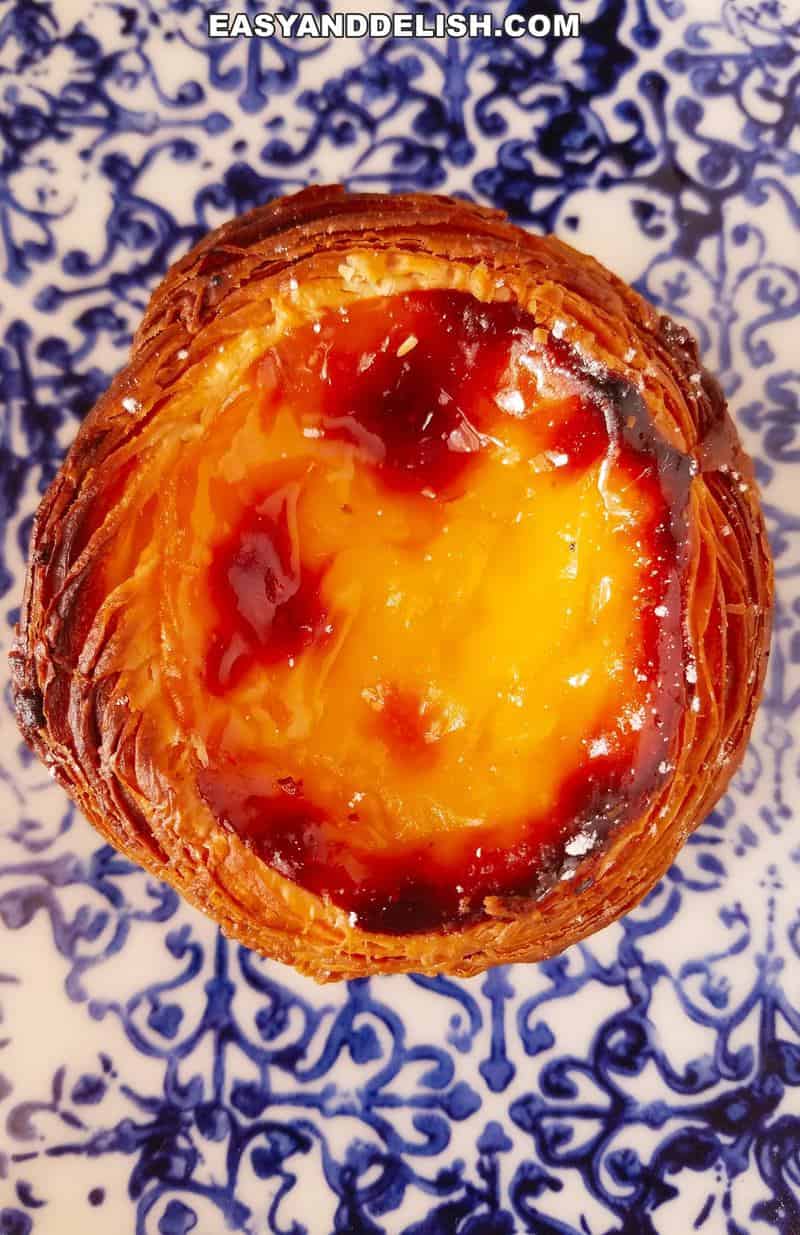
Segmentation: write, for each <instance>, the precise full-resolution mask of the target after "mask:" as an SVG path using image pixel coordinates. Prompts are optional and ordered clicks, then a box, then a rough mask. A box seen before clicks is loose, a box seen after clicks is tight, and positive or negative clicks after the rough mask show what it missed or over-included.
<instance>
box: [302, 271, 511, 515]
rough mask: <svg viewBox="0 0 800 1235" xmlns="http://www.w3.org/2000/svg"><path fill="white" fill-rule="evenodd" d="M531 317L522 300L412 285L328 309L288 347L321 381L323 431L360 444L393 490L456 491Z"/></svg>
mask: <svg viewBox="0 0 800 1235" xmlns="http://www.w3.org/2000/svg"><path fill="white" fill-rule="evenodd" d="M529 323H530V319H529V317H528V315H527V314H525V313H524V312H523V310H521V309H520V308H519V306H517V305H515V304H510V303H498V304H482V303H481V302H480V301H478V300H476V299H475V298H474V297H473V296H470V295H467V294H466V293H464V292H456V291H428V292H409V293H406V294H404V295H398V296H391V297H387V298H386V299H385V300H383V301H381V302H380V304H379V305H378V306H375V305H374V304H373V303H372V302H369V301H367V302H363V303H361V304H357V305H354V306H352V307H351V308H349V309H348V310H347V312H346V314H344V315H342V314H336V313H330V314H327V315H325V316H323V318H322V319H321V320H320V321H318V322H316V323H314V325H313V326H311V327H307V328H304V329H303V330H302V331H299V332H297V337H295V338H294V339H293V340H292V342H291V344H290V347H289V349H288V351H289V353H290V354H291V356H292V357H295V356H303V357H305V358H307V359H306V364H307V372H306V378H305V380H306V383H307V384H309V385H314V384H318V386H319V390H318V397H319V399H320V403H321V412H322V415H321V419H320V423H319V427H318V431H319V432H320V434H321V435H322V436H324V437H325V438H327V439H329V440H333V441H342V442H346V443H348V444H349V445H351V446H353V447H355V449H356V450H357V451H358V453H359V455H360V457H361V458H363V459H364V460H365V461H366V462H367V463H368V464H369V465H370V466H371V467H373V468H374V469H375V470H376V471H377V472H378V473H379V475H380V477H381V479H382V481H383V483H384V484H385V485H386V486H387V488H389V489H390V490H394V491H397V492H400V493H403V492H405V493H409V494H413V493H421V494H424V495H425V496H426V497H434V496H437V497H438V496H441V497H452V496H453V495H455V494H457V493H458V492H459V491H460V490H461V489H463V486H464V485H465V484H466V483H467V480H468V474H469V470H470V468H471V467H472V466H473V465H474V463H475V462H476V460H477V458H478V457H479V455H480V453H481V451H482V449H483V448H484V445H485V440H484V435H483V430H484V429H485V428H486V427H487V424H488V421H489V420H490V418H491V415H492V414H493V415H496V414H497V410H498V406H497V403H496V398H497V396H498V392H499V390H500V384H501V378H502V375H503V372H504V370H505V368H506V367H507V365H508V362H509V358H510V356H511V352H512V349H513V347H514V345H515V344H516V343H519V342H520V341H521V340H522V339H523V338H524V337H525V335H526V333H527V332H528V331H529ZM290 366H291V367H294V364H293V362H292V361H290Z"/></svg>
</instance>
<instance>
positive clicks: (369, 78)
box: [0, 0, 800, 1235]
mask: <svg viewBox="0 0 800 1235" xmlns="http://www.w3.org/2000/svg"><path fill="white" fill-rule="evenodd" d="M210 7H220V6H219V5H210V4H207V3H205V2H204V0H138V2H136V0H128V2H127V3H122V2H121V0H119V2H117V0H96V2H94V3H93V2H92V0H0V65H1V66H2V67H0V136H1V138H2V143H3V144H2V165H1V167H2V180H0V263H2V277H3V282H2V290H1V292H0V295H1V296H2V302H3V303H2V316H1V317H0V335H1V336H2V348H1V349H0V390H1V391H2V401H3V412H2V438H0V515H1V516H2V542H1V545H2V556H1V557H0V596H2V600H3V609H2V642H3V644H4V645H7V642H8V639H9V635H10V628H11V626H12V624H13V622H14V621H15V619H16V616H17V606H18V604H19V599H20V580H21V574H22V567H23V557H24V552H25V547H26V544H27V540H28V535H29V531H30V525H31V517H32V513H33V510H34V507H35V505H36V502H37V500H38V498H39V496H40V494H41V493H42V491H43V490H44V488H45V487H46V486H47V484H48V482H49V481H50V479H51V478H52V476H53V474H54V472H55V470H56V468H57V467H58V464H59V461H60V459H61V457H62V453H63V451H64V449H65V447H66V446H67V444H68V443H69V442H70V440H71V439H72V437H73V435H74V432H75V429H76V426H77V423H78V421H79V419H80V417H81V416H82V415H83V414H84V413H85V412H86V410H87V409H88V408H89V407H90V406H91V404H92V403H93V401H94V399H95V398H96V396H97V395H98V393H99V392H100V391H101V390H102V389H103V388H104V387H105V385H106V384H107V382H108V380H109V376H110V374H111V373H112V372H113V370H114V369H115V368H116V367H117V366H119V365H120V363H121V362H122V360H123V358H124V356H125V353H126V349H127V347H128V345H129V342H130V338H131V334H132V332H133V330H134V328H135V326H136V324H137V320H138V318H139V316H140V314H141V311H142V309H143V307H144V304H145V301H146V299H147V295H148V292H149V291H150V289H151V288H152V287H153V286H154V284H155V283H156V281H157V280H158V279H159V277H160V276H161V275H162V274H163V272H164V270H165V269H166V267H167V266H168V265H169V263H170V262H171V261H173V260H174V259H175V258H176V257H178V256H179V255H180V254H182V253H183V252H184V251H185V250H186V249H187V247H188V246H189V245H190V244H191V243H192V242H193V241H194V240H195V239H196V238H197V237H198V236H199V235H200V234H201V233H202V232H204V231H205V230H206V229H207V228H209V227H211V226H213V225H215V224H217V223H218V222H220V221H221V220H222V219H224V218H225V217H227V216H229V215H230V214H232V213H233V212H235V211H240V210H244V209H246V208H248V207H250V206H252V205H255V204H256V203H258V202H262V201H264V200H266V199H267V198H269V197H271V196H272V195H274V194H276V193H280V192H283V191H286V190H291V189H294V188H296V187H298V186H300V185H303V184H305V183H308V182H310V181H335V180H342V181H344V182H346V183H347V184H349V185H351V186H359V187H361V188H364V187H368V188H375V189H393V190H401V189H407V188H421V189H441V190H445V191H450V192H456V193H461V194H466V195H470V196H473V197H475V198H477V199H478V200H480V201H484V202H493V203H495V204H497V205H500V206H503V207H505V208H506V209H508V210H509V211H510V213H511V214H512V216H513V217H514V218H515V219H517V220H518V221H520V222H521V223H523V224H526V225H528V226H530V227H532V228H536V229H553V230H555V231H557V232H559V233H560V234H561V235H563V236H564V237H565V238H566V239H567V240H569V241H572V242H573V243H574V244H576V245H577V246H578V247H580V248H583V249H586V250H589V251H591V252H593V253H595V254H596V255H597V256H598V257H599V258H600V259H601V260H603V261H605V262H607V263H608V264H609V265H611V266H612V267H613V268H615V269H616V270H617V271H618V272H619V273H620V274H622V275H623V276H625V277H626V278H628V279H631V280H633V281H635V282H636V285H637V286H638V287H639V288H640V289H641V290H642V291H643V292H645V293H646V294H647V295H648V296H649V297H650V298H651V299H652V300H654V301H655V302H656V303H658V304H660V305H663V306H664V308H665V309H667V310H668V311H669V312H671V313H672V314H674V315H675V316H676V317H678V318H681V319H683V320H684V321H685V322H687V323H688V324H689V325H690V326H691V328H692V329H693V330H694V331H695V332H696V333H697V334H698V336H699V338H700V340H701V343H702V348H703V352H704V354H705V357H706V359H707V361H708V363H709V364H710V366H711V367H712V368H713V369H715V370H716V371H717V372H718V373H719V374H720V375H721V377H722V380H723V382H724V385H725V388H726V390H727V392H728V394H729V396H730V399H731V402H732V406H733V409H734V412H735V415H736V418H737V420H738V423H739V425H740V428H741V431H742V434H743V436H744V438H745V441H746V443H747V446H748V448H749V449H750V450H751V451H752V453H753V454H754V455H755V457H756V458H757V460H758V474H759V479H760V481H761V484H762V486H763V494H764V502H765V507H766V511H767V517H768V521H769V527H770V532H771V536H772V543H773V548H774V551H775V557H776V566H777V575H778V609H777V620H776V629H775V639H774V646H773V653H772V660H771V666H770V671H769V677H768V685H767V692H766V698H765V700H764V704H763V707H762V709H761V713H760V717H759V720H758V723H757V727H756V733H755V738H754V741H753V743H752V745H751V748H750V751H749V754H748V756H747V758H746V760H745V763H744V766H743V768H742V770H741V771H740V773H739V774H738V775H737V777H736V778H735V781H734V783H733V786H732V788H731V791H730V793H729V794H728V795H727V796H726V797H725V798H724V799H723V801H722V802H721V803H720V805H719V807H718V809H717V810H716V811H714V813H713V814H712V816H711V817H710V818H709V819H708V821H707V822H706V823H705V824H704V825H703V827H701V829H700V830H699V831H698V832H697V834H696V835H695V836H694V837H693V839H692V841H691V842H690V843H689V845H688V846H687V847H686V849H685V850H684V852H683V853H682V855H681V857H680V860H679V862H678V863H677V865H676V866H675V867H674V869H673V870H671V871H670V872H669V874H668V876H667V877H666V878H665V879H664V880H663V882H662V883H661V884H660V886H659V887H658V888H657V889H656V890H655V891H654V892H653V893H652V895H651V896H650V897H649V898H648V899H647V901H646V902H645V903H644V904H643V905H642V906H640V907H639V908H638V909H637V910H636V911H635V912H634V913H632V914H631V915H630V916H629V917H628V918H627V919H625V920H624V921H622V922H620V923H619V924H617V925H616V926H614V927H612V928H610V929H609V930H607V931H605V932H604V933H603V934H601V935H599V936H596V937H594V938H592V939H590V940H589V941H588V942H587V943H585V944H583V945H581V946H579V947H576V948H573V949H572V950H571V951H569V952H568V953H566V954H565V955H564V956H562V957H560V958H558V959H557V960H554V961H551V962H549V963H547V964H543V965H538V966H529V967H524V966H517V967H514V968H509V969H504V970H497V971H495V972H492V973H489V974H488V975H486V976H484V977H481V978H478V979H474V980H472V981H469V982H454V981H447V980H445V979H441V978H440V979H435V980H431V979H427V978H413V977H408V978H404V977H398V978H385V979H381V980H373V981H360V982H353V983H350V984H349V985H343V986H335V987H329V988H324V989H318V988H316V987H314V986H313V985H312V984H311V983H310V982H308V981H305V980H303V979H301V978H298V977H296V976H294V975H293V973H292V972H290V971H288V970H285V969H282V968H280V967H279V966H277V965H274V964H270V963H267V962H264V961H262V960H260V959H259V958H258V957H256V956H254V955H252V954H250V953H248V952H247V951H246V950H244V949H243V948H240V947H236V946H233V945H231V944H229V943H226V942H225V940H223V939H222V938H221V937H220V936H219V935H218V934H217V932H216V931H215V929H214V928H213V927H212V926H211V925H210V924H209V923H208V922H207V921H205V919H203V918H202V917H200V916H199V915H198V914H197V913H195V912H193V911H192V910H190V909H188V908H187V907H186V906H185V905H183V904H182V903H181V902H180V901H179V900H178V898H177V897H176V896H175V894H174V893H173V892H171V891H170V890H169V889H167V888H165V887H161V886H159V885H158V884H156V883H154V882H153V880H152V879H150V878H149V877H148V876H146V875H145V874H143V873H142V872H141V871H139V870H137V869H135V868H134V867H132V866H131V865H130V864H129V863H128V862H127V861H124V860H123V859H121V858H119V857H117V856H116V855H115V854H114V853H113V852H112V851H111V850H110V849H108V848H107V847H105V846H101V845H99V844H98V838H97V836H96V834H95V833H94V832H93V831H92V830H91V829H90V828H89V826H88V825H87V824H86V823H85V822H83V821H82V820H81V819H80V818H79V817H77V816H76V814H75V812H74V811H73V809H72V808H71V806H70V805H69V803H68V802H67V800H66V798H65V797H64V796H63V794H62V793H61V791H60V790H59V789H58V788H57V787H56V786H55V785H54V784H53V783H52V782H51V781H50V779H49V778H48V776H47V774H46V771H45V769H44V768H43V767H42V766H40V764H39V763H38V762H36V761H33V760H32V758H31V757H30V756H29V755H28V754H27V752H26V750H25V749H24V747H23V746H22V745H21V743H20V741H19V738H18V735H17V732H16V729H15V726H14V723H13V720H12V717H11V712H10V707H9V706H8V705H9V702H10V701H9V693H8V688H7V686H6V688H5V693H4V704H5V706H4V707H3V708H2V714H1V715H0V726H2V730H1V733H0V802H1V803H2V810H1V811H0V922H1V923H2V927H1V928H0V1009H1V1015H0V1019H1V1020H2V1025H0V1235H29V1233H30V1232H31V1231H33V1232H34V1233H35V1235H77V1233H78V1232H80V1233H81V1235H92V1233H93V1232H97V1233H99V1232H103V1235H107V1233H108V1232H114V1233H119V1235H126V1233H127V1232H136V1235H189V1233H190V1232H195V1235H221V1233H222V1232H223V1231H225V1230H235V1231H243V1232H251V1233H252V1235H256V1233H258V1235H261V1233H266V1232H272V1233H275V1235H278V1233H280V1235H301V1232H308V1235H327V1233H328V1232H334V1231H335V1232H344V1233H346V1235H380V1233H382V1232H386V1233H387V1235H394V1233H399V1232H403V1233H405V1235H511V1233H512V1232H535V1233H536V1235H654V1233H656V1232H658V1233H659V1235H685V1233H686V1235H688V1232H692V1231H700V1232H702V1235H759V1233H761V1232H764V1233H765V1235H769V1232H770V1231H773V1232H776V1231H777V1232H780V1233H781V1235H798V1232H800V911H799V910H800V900H799V899H798V895H797V888H798V887H800V836H798V834H797V832H796V830H795V819H794V817H793V811H794V809H795V808H796V807H797V805H798V803H800V793H799V792H798V776H799V775H800V767H799V766H798V752H799V751H800V742H799V741H798V739H800V726H799V725H798V712H799V711H800V535H798V533H800V499H799V498H798V494H799V493H800V270H799V269H798V267H799V265H800V135H799V134H800V103H799V99H800V95H799V93H798V91H799V89H800V86H799V83H800V5H799V4H798V0H784V3H780V0H761V2H758V0H755V2H753V3H749V4H745V3H743V2H742V0H702V2H700V0H572V3H571V4H569V5H567V3H566V0H565V3H564V9H563V11H565V12H566V11H567V10H568V9H570V10H571V11H575V12H579V13H580V15H581V17H582V19H583V37H582V38H581V39H580V40H574V39H562V40H556V39H554V38H552V39H548V38H540V39H537V38H533V37H527V38H524V39H517V40H510V39H508V40H507V39H490V38H486V39H474V40H471V41H468V42H465V41H463V40H459V39H455V38H453V39H450V40H437V39H419V40H417V41H409V40H405V39H395V40H388V41H375V42H372V41H369V40H367V39H362V40H338V41H333V40H327V41H323V42H309V41H307V40H303V41H300V40H296V41H295V42H291V41H281V40H280V39H278V38H274V39H271V40H269V41H261V40H253V41H248V40H233V41H229V40H220V41H214V42H211V41H210V40H209V39H208V38H207V37H206V34H205V25H206V13H207V10H208V9H209V8H210ZM236 7H237V8H241V9H245V8H246V9H247V11H248V12H251V13H253V12H255V6H254V5H253V4H252V3H251V0H241V4H239V5H237V6H236ZM285 7H286V8H287V9H288V8H291V7H293V6H292V5H290V4H288V3H287V5H286V6H285ZM296 7H298V8H301V7H302V8H303V9H304V10H306V11H308V10H309V9H310V8H316V10H317V11H322V10H324V9H326V8H327V0H315V3H314V4H313V5H310V4H308V3H306V4H304V5H298V6H296ZM341 7H342V8H346V7H348V6H347V4H346V3H345V4H343V5H342V6H341ZM349 7H350V8H356V7H358V8H359V9H363V8H364V5H363V3H359V4H358V5H353V4H351V5H350V6H349ZM372 7H373V8H382V9H384V10H390V9H391V8H392V7H395V8H398V9H400V8H403V7H408V8H412V9H414V8H415V9H416V10H417V11H422V10H423V9H425V10H426V11H427V12H429V13H430V12H434V11H439V12H448V11H455V10H457V9H459V7H460V0H429V3H428V4H427V5H423V4H415V3H414V0H407V3H406V0H384V3H382V4H374V5H372ZM511 7H512V8H513V7H515V5H514V3H513V0H512V4H511ZM483 8H484V9H489V10H490V11H491V12H492V13H493V14H495V15H496V16H502V14H503V13H504V12H505V11H506V10H507V9H508V8H509V0H483ZM516 8H518V9H520V8H521V9H522V11H527V12H532V11H534V10H535V6H533V5H528V6H527V8H526V7H525V6H522V5H519V4H516ZM538 9H539V11H545V12H549V13H553V12H555V11H556V10H557V4H556V2H555V0H548V2H547V3H545V2H544V0H542V3H541V4H540V5H539V6H538ZM3 663H5V657H3ZM3 672H5V670H3Z"/></svg>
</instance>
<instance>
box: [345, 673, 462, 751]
mask: <svg viewBox="0 0 800 1235" xmlns="http://www.w3.org/2000/svg"><path fill="white" fill-rule="evenodd" d="M361 697H362V699H363V700H364V702H365V703H366V704H367V706H368V707H369V709H370V721H371V723H370V724H369V726H368V730H369V732H370V733H372V734H374V735H375V736H376V737H378V738H379V739H380V740H381V741H382V742H383V743H384V744H385V746H386V748H387V749H388V750H389V752H390V753H391V754H392V756H393V757H394V758H396V759H402V760H403V761H405V762H408V763H411V764H415V765H417V766H424V765H426V764H428V765H430V764H432V763H435V761H436V758H437V756H438V753H439V743H440V742H441V739H442V737H443V736H444V733H445V731H446V730H445V725H444V720H443V717H442V715H441V713H440V711H439V709H438V708H437V706H436V704H435V703H434V702H433V701H432V700H431V699H429V698H427V697H426V696H425V695H422V694H420V693H419V692H418V691H413V690H403V689H402V688H401V687H399V686H396V685H395V684H393V683H389V684H388V685H387V684H384V683H382V682H380V683H378V685H377V686H374V687H367V688H366V689H365V690H363V691H362V695H361Z"/></svg>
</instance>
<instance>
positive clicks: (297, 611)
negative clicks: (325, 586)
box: [206, 485, 330, 695]
mask: <svg viewBox="0 0 800 1235" xmlns="http://www.w3.org/2000/svg"><path fill="white" fill-rule="evenodd" d="M297 497H298V487H297V485H287V486H284V487H282V488H280V489H278V490H276V492H274V493H272V494H270V495H269V496H268V497H266V498H265V499H264V500H263V501H262V502H261V503H260V504H259V505H258V506H257V507H256V508H255V509H253V510H249V511H247V512H246V513H245V515H244V516H243V518H242V519H241V521H240V523H239V524H238V526H237V527H236V528H235V529H234V531H233V532H232V533H231V535H230V536H229V537H228V538H227V539H226V540H225V541H223V543H222V544H220V545H219V546H217V548H216V550H215V551H214V554H213V558H212V562H211V569H210V571H209V587H210V591H211V596H212V599H213V602H214V605H215V608H216V611H217V613H218V614H219V623H218V625H217V628H216V630H215V632H214V635H213V636H212V639H211V644H210V649H209V653H208V657H207V661H206V684H207V686H208V688H209V690H210V691H211V692H212V693H213V694H215V695H219V694H221V693H222V692H223V691H226V690H228V689H230V688H231V687H233V686H236V685H237V684H238V683H239V682H240V681H241V679H242V678H243V677H244V675H245V674H246V673H247V672H248V671H249V670H250V668H251V667H252V666H253V665H254V664H261V665H275V664H278V663H279V662H281V661H282V662H285V663H288V662H290V661H291V660H292V659H293V658H294V657H296V656H299V655H300V654H301V652H303V651H305V649H306V648H308V647H310V646H311V644H313V643H315V642H317V641H318V640H320V639H322V638H324V637H325V636H326V634H328V633H329V629H328V628H329V626H330V623H329V621H328V614H327V610H326V608H325V605H324V603H323V600H322V596H321V591H320V588H321V583H322V573H323V572H322V571H319V570H313V569H310V568H309V567H307V566H305V565H304V564H303V563H302V562H301V560H300V553H299V547H298V544H297V536H296V534H295V533H293V530H292V528H293V523H294V519H295V515H294V508H295V505H296V502H297Z"/></svg>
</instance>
